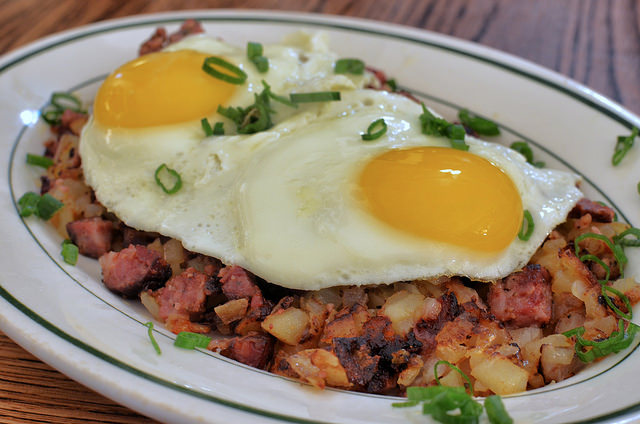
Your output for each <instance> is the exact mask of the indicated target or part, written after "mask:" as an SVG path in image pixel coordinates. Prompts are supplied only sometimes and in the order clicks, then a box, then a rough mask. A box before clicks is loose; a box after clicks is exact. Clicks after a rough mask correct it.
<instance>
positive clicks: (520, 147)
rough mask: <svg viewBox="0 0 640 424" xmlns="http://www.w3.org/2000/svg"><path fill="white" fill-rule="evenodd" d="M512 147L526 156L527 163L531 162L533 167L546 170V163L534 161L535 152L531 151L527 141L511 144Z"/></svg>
mask: <svg viewBox="0 0 640 424" xmlns="http://www.w3.org/2000/svg"><path fill="white" fill-rule="evenodd" d="M510 147H511V148H512V149H513V150H515V151H516V152H518V153H520V154H521V155H522V156H524V157H525V159H526V160H527V162H529V163H530V164H531V165H533V166H535V167H536V168H544V166H545V163H544V162H542V161H534V160H533V150H531V147H530V146H529V143H527V142H526V141H514V142H513V143H511V146H510Z"/></svg>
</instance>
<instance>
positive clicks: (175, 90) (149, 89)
mask: <svg viewBox="0 0 640 424" xmlns="http://www.w3.org/2000/svg"><path fill="white" fill-rule="evenodd" d="M209 56H210V55H207V54H204V53H199V52H196V51H193V50H179V51H175V52H160V53H151V54H147V55H144V56H142V57H139V58H138V59H135V60H133V61H131V62H129V63H126V64H124V65H122V66H121V67H120V68H118V69H117V70H116V71H115V72H113V73H112V74H111V75H109V77H107V79H106V80H105V81H104V83H103V84H102V86H101V87H100V90H99V91H98V95H97V96H96V100H95V104H94V114H95V118H96V120H97V121H98V122H100V123H101V124H102V125H104V126H107V127H111V128H143V127H151V126H156V125H168V124H177V123H181V122H187V121H195V120H197V121H200V120H201V119H202V118H204V117H206V116H208V115H211V114H213V113H214V112H215V111H216V109H217V108H218V105H219V104H226V103H227V101H228V100H229V98H230V97H231V95H232V94H233V92H234V90H235V88H236V87H237V86H236V85H233V84H230V83H228V82H224V81H222V80H219V79H217V78H214V77H212V76H211V75H209V74H207V73H206V72H204V71H203V70H202V64H203V63H204V60H205V58H207V57H209Z"/></svg>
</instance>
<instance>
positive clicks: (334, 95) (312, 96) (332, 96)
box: [289, 91, 340, 103]
mask: <svg viewBox="0 0 640 424" xmlns="http://www.w3.org/2000/svg"><path fill="white" fill-rule="evenodd" d="M289 99H291V102H293V103H314V102H334V101H339V100H340V92H339V91H316V92H314V93H291V94H289Z"/></svg>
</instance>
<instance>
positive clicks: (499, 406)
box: [484, 395, 513, 424]
mask: <svg viewBox="0 0 640 424" xmlns="http://www.w3.org/2000/svg"><path fill="white" fill-rule="evenodd" d="M484 409H486V410H487V418H489V422H490V423H491V424H512V423H513V419H512V418H511V417H510V416H509V414H508V413H507V410H506V408H505V407H504V403H502V399H501V398H500V396H497V395H491V396H489V397H487V398H486V399H485V400H484Z"/></svg>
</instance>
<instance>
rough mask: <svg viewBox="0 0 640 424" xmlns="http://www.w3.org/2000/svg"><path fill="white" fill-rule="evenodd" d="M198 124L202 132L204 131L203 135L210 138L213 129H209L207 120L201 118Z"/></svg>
mask: <svg viewBox="0 0 640 424" xmlns="http://www.w3.org/2000/svg"><path fill="white" fill-rule="evenodd" d="M200 124H201V125H202V131H204V135H205V136H206V137H211V136H212V135H213V128H211V124H210V123H209V120H208V119H207V118H202V119H201V120H200Z"/></svg>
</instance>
